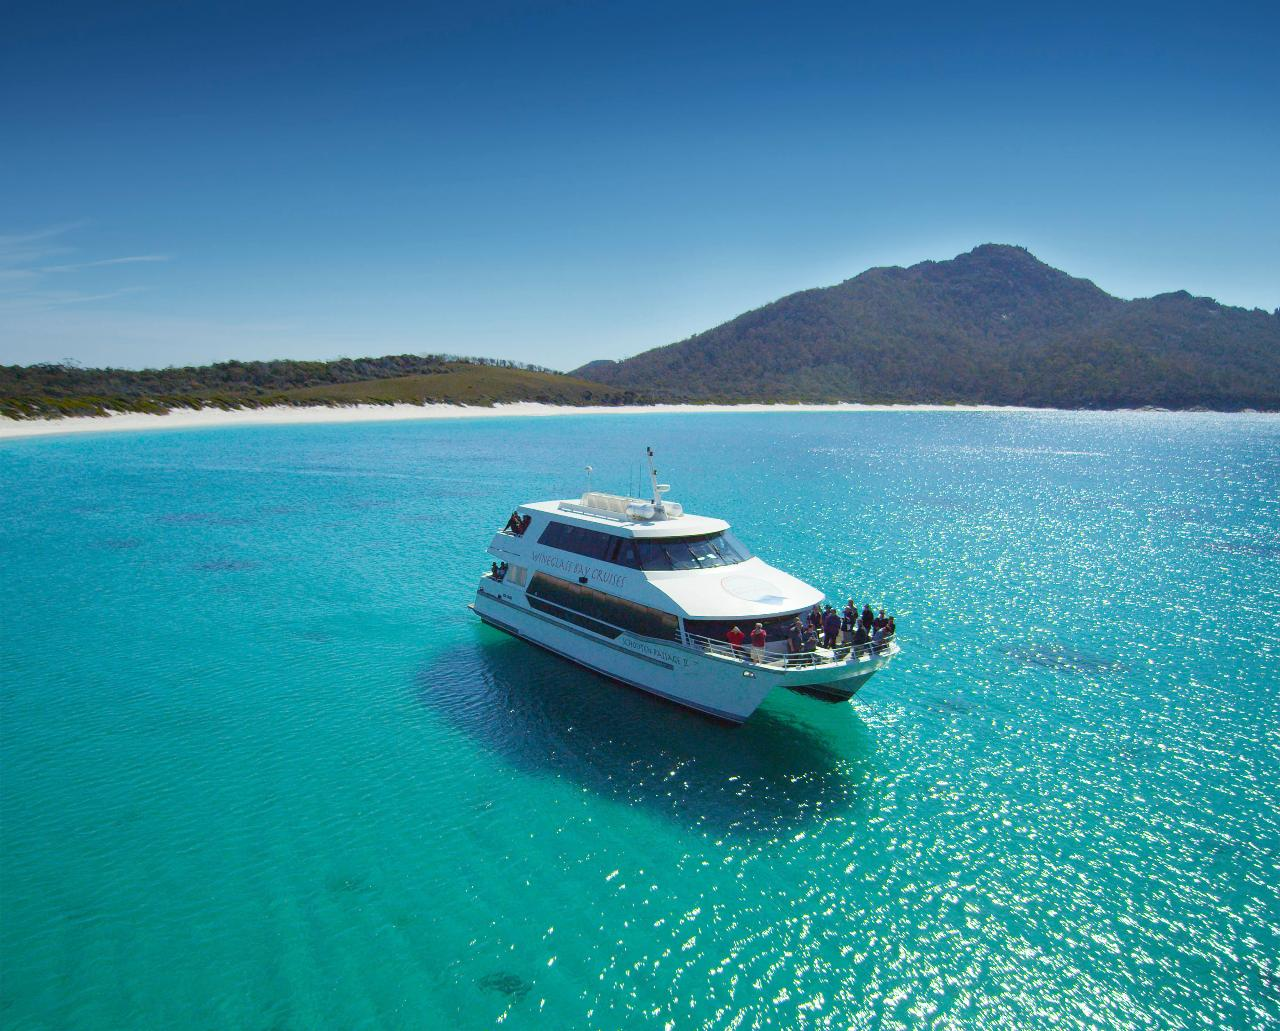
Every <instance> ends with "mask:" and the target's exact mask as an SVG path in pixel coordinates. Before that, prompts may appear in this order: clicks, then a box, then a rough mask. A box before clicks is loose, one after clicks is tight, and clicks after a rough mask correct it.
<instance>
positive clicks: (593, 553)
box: [538, 522, 751, 569]
mask: <svg viewBox="0 0 1280 1031" xmlns="http://www.w3.org/2000/svg"><path fill="white" fill-rule="evenodd" d="M538 543H539V544H543V545H546V546H547V547H548V548H559V549H560V550H561V551H571V552H573V554H575V555H582V556H583V557H584V558H592V559H595V560H596V561H598V562H612V563H613V564H614V565H618V566H628V567H630V568H631V569H709V568H711V567H713V566H732V565H737V563H739V562H745V561H746V560H747V559H749V558H750V557H751V552H749V551H748V550H747V549H746V548H745V547H744V546H743V545H742V543H741V542H740V541H739V540H738V539H737V538H736V537H734V536H733V534H731V533H729V532H728V531H726V532H724V533H707V534H702V535H701V536H698V537H659V538H635V539H632V538H630V537H618V536H615V535H614V534H611V533H601V532H600V531H599V530H590V529H588V528H587V527H585V526H571V525H570V524H568V523H557V522H550V523H548V524H547V527H546V529H545V530H543V531H542V536H541V537H539V538H538Z"/></svg>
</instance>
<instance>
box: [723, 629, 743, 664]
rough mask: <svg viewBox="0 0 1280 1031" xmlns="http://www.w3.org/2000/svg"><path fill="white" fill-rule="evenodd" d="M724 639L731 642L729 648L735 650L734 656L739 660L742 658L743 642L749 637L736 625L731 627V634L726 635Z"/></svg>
mask: <svg viewBox="0 0 1280 1031" xmlns="http://www.w3.org/2000/svg"><path fill="white" fill-rule="evenodd" d="M724 638H725V640H726V641H728V642H729V646H730V647H731V648H733V654H734V655H736V656H738V658H742V642H743V641H745V640H746V639H747V635H746V634H744V633H743V632H742V631H741V630H740V629H739V628H738V627H737V625H736V624H735V625H734V626H732V627H730V629H729V632H728V633H727V634H725V635H724Z"/></svg>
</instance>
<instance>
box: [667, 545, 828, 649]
mask: <svg viewBox="0 0 1280 1031" xmlns="http://www.w3.org/2000/svg"><path fill="white" fill-rule="evenodd" d="M646 576H647V578H648V581H649V583H650V585H651V586H653V587H656V588H657V589H658V590H659V591H661V592H662V593H663V594H665V595H666V596H667V597H668V598H669V599H670V600H671V604H672V606H673V610H674V611H676V612H678V613H680V614H681V615H682V616H684V617H685V618H686V619H738V620H741V619H750V618H752V617H757V618H761V619H763V618H764V617H766V616H776V615H781V614H783V613H786V612H799V611H801V610H807V609H809V608H812V607H813V606H814V605H816V604H818V603H819V602H820V601H822V599H823V597H824V596H823V594H822V592H821V591H819V590H818V589H817V588H815V587H810V586H809V585H808V584H807V583H805V582H804V581H803V580H797V579H796V578H795V577H794V576H792V575H791V574H789V573H784V572H783V571H782V570H781V569H775V568H774V567H773V566H771V565H769V564H768V563H766V562H764V561H763V560H761V559H758V558H749V559H747V561H745V562H739V563H738V564H737V565H733V566H719V567H716V568H714V569H683V570H673V571H670V572H668V571H666V570H651V571H650V572H648V573H647V574H646ZM742 629H743V630H747V631H749V630H750V629H751V628H750V627H749V626H744V627H743V628H742Z"/></svg>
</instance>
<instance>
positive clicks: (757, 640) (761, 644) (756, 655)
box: [751, 623, 769, 662]
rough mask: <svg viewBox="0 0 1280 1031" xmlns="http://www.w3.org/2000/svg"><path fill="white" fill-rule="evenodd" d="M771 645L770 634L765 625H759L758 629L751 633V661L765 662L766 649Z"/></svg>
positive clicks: (757, 625)
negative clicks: (767, 645) (766, 646)
mask: <svg viewBox="0 0 1280 1031" xmlns="http://www.w3.org/2000/svg"><path fill="white" fill-rule="evenodd" d="M768 643H769V634H768V633H767V632H766V631H765V628H764V624H763V623H757V624H756V628H755V629H754V630H752V631H751V661H752V662H764V648H765V645H766V644H768Z"/></svg>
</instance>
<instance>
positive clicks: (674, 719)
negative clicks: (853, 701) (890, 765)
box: [416, 629, 875, 837]
mask: <svg viewBox="0 0 1280 1031" xmlns="http://www.w3.org/2000/svg"><path fill="white" fill-rule="evenodd" d="M481 635H482V636H481V637H478V638H477V640H476V642H475V644H474V645H471V646H464V647H461V648H456V649H453V650H451V651H450V652H449V654H448V656H447V657H445V658H442V659H441V661H440V662H439V663H437V664H433V665H431V666H428V667H425V668H424V669H423V670H422V671H421V672H420V673H419V674H418V676H417V684H416V688H417V696H418V699H419V701H420V702H421V704H422V705H423V706H425V707H427V708H429V709H431V710H432V711H433V712H435V713H436V714H438V715H439V716H440V717H441V718H442V719H444V720H446V721H447V722H448V723H450V724H451V725H453V726H454V727H456V728H457V729H458V730H460V731H461V732H463V733H465V734H467V735H469V736H470V737H472V738H475V739H476V740H478V741H480V742H481V743H482V744H483V745H484V746H485V747H486V748H489V749H491V750H493V751H495V752H497V753H498V754H500V755H501V756H502V757H503V758H504V759H505V760H506V761H508V762H510V763H511V764H512V765H514V766H516V767H518V768H520V769H522V770H525V771H527V772H530V773H534V774H540V775H544V776H552V777H562V778H566V779H571V780H573V781H576V782H578V783H580V784H582V785H583V786H584V787H585V788H587V789H588V790H590V791H592V792H594V793H595V794H597V795H601V796H604V797H608V798H613V799H615V800H617V801H619V802H623V803H626V804H630V805H637V806H642V807H644V808H647V809H650V810H653V811H655V812H657V813H660V814H661V815H663V816H665V817H667V818H670V819H674V820H678V821H680V822H682V823H686V824H688V825H690V826H699V827H705V828H707V829H708V830H713V831H716V832H720V833H733V834H741V835H746V836H751V837H756V836H759V835H769V836H772V835H775V834H778V833H781V832H784V831H794V830H798V829H800V828H803V827H806V826H811V825H813V824H816V823H818V822H820V821H821V820H824V819H828V818H830V817H831V816H834V815H837V814H840V813H844V812H848V811H850V810H853V809H855V808H857V807H858V805H859V803H860V801H862V800H863V799H864V798H865V796H866V795H867V794H868V793H869V791H870V785H871V783H872V780H873V778H872V776H871V775H872V773H873V772H874V770H873V765H874V764H873V761H872V760H873V757H874V751H875V745H874V737H873V735H872V732H871V730H870V729H869V728H868V727H867V725H866V724H865V723H863V722H862V720H861V719H860V718H859V717H858V715H857V712H856V711H855V710H854V709H853V708H852V707H850V706H847V705H845V706H831V705H823V704H821V703H818V702H814V701H811V700H808V699H802V698H796V697H793V696H790V695H784V697H783V698H781V699H777V700H774V699H772V698H771V699H770V700H769V701H767V702H766V704H765V705H764V706H763V707H761V708H760V709H759V710H757V711H756V713H755V714H754V715H753V716H752V717H751V718H750V719H749V720H748V721H747V722H746V723H744V724H743V725H741V726H729V725H726V724H722V723H720V722H718V721H715V720H712V719H709V718H707V717H705V716H702V715H700V714H698V713H695V712H692V711H689V710H687V709H684V708H682V707H680V706H678V705H675V704H674V703H671V702H666V701H664V700H663V699H660V698H657V697H655V696H651V695H648V694H645V693H644V692H642V691H639V690H637V689H635V688H630V687H627V686H625V685H623V684H618V683H615V682H614V681H611V680H609V679H607V678H605V677H602V676H598V675H596V674H594V673H592V672H590V671H588V670H584V669H581V668H580V667H577V666H575V665H573V664H572V663H569V662H567V661H565V660H563V659H560V658H557V657H556V656H554V655H548V654H547V653H545V652H543V651H542V650H540V649H538V648H535V647H532V646H530V645H527V644H523V643H521V642H518V641H513V640H510V639H507V638H505V637H504V638H499V637H498V635H497V634H496V633H491V632H490V631H488V630H487V629H486V630H483V631H481ZM806 706H807V707H808V708H807V709H806V708H805V707H806Z"/></svg>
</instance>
